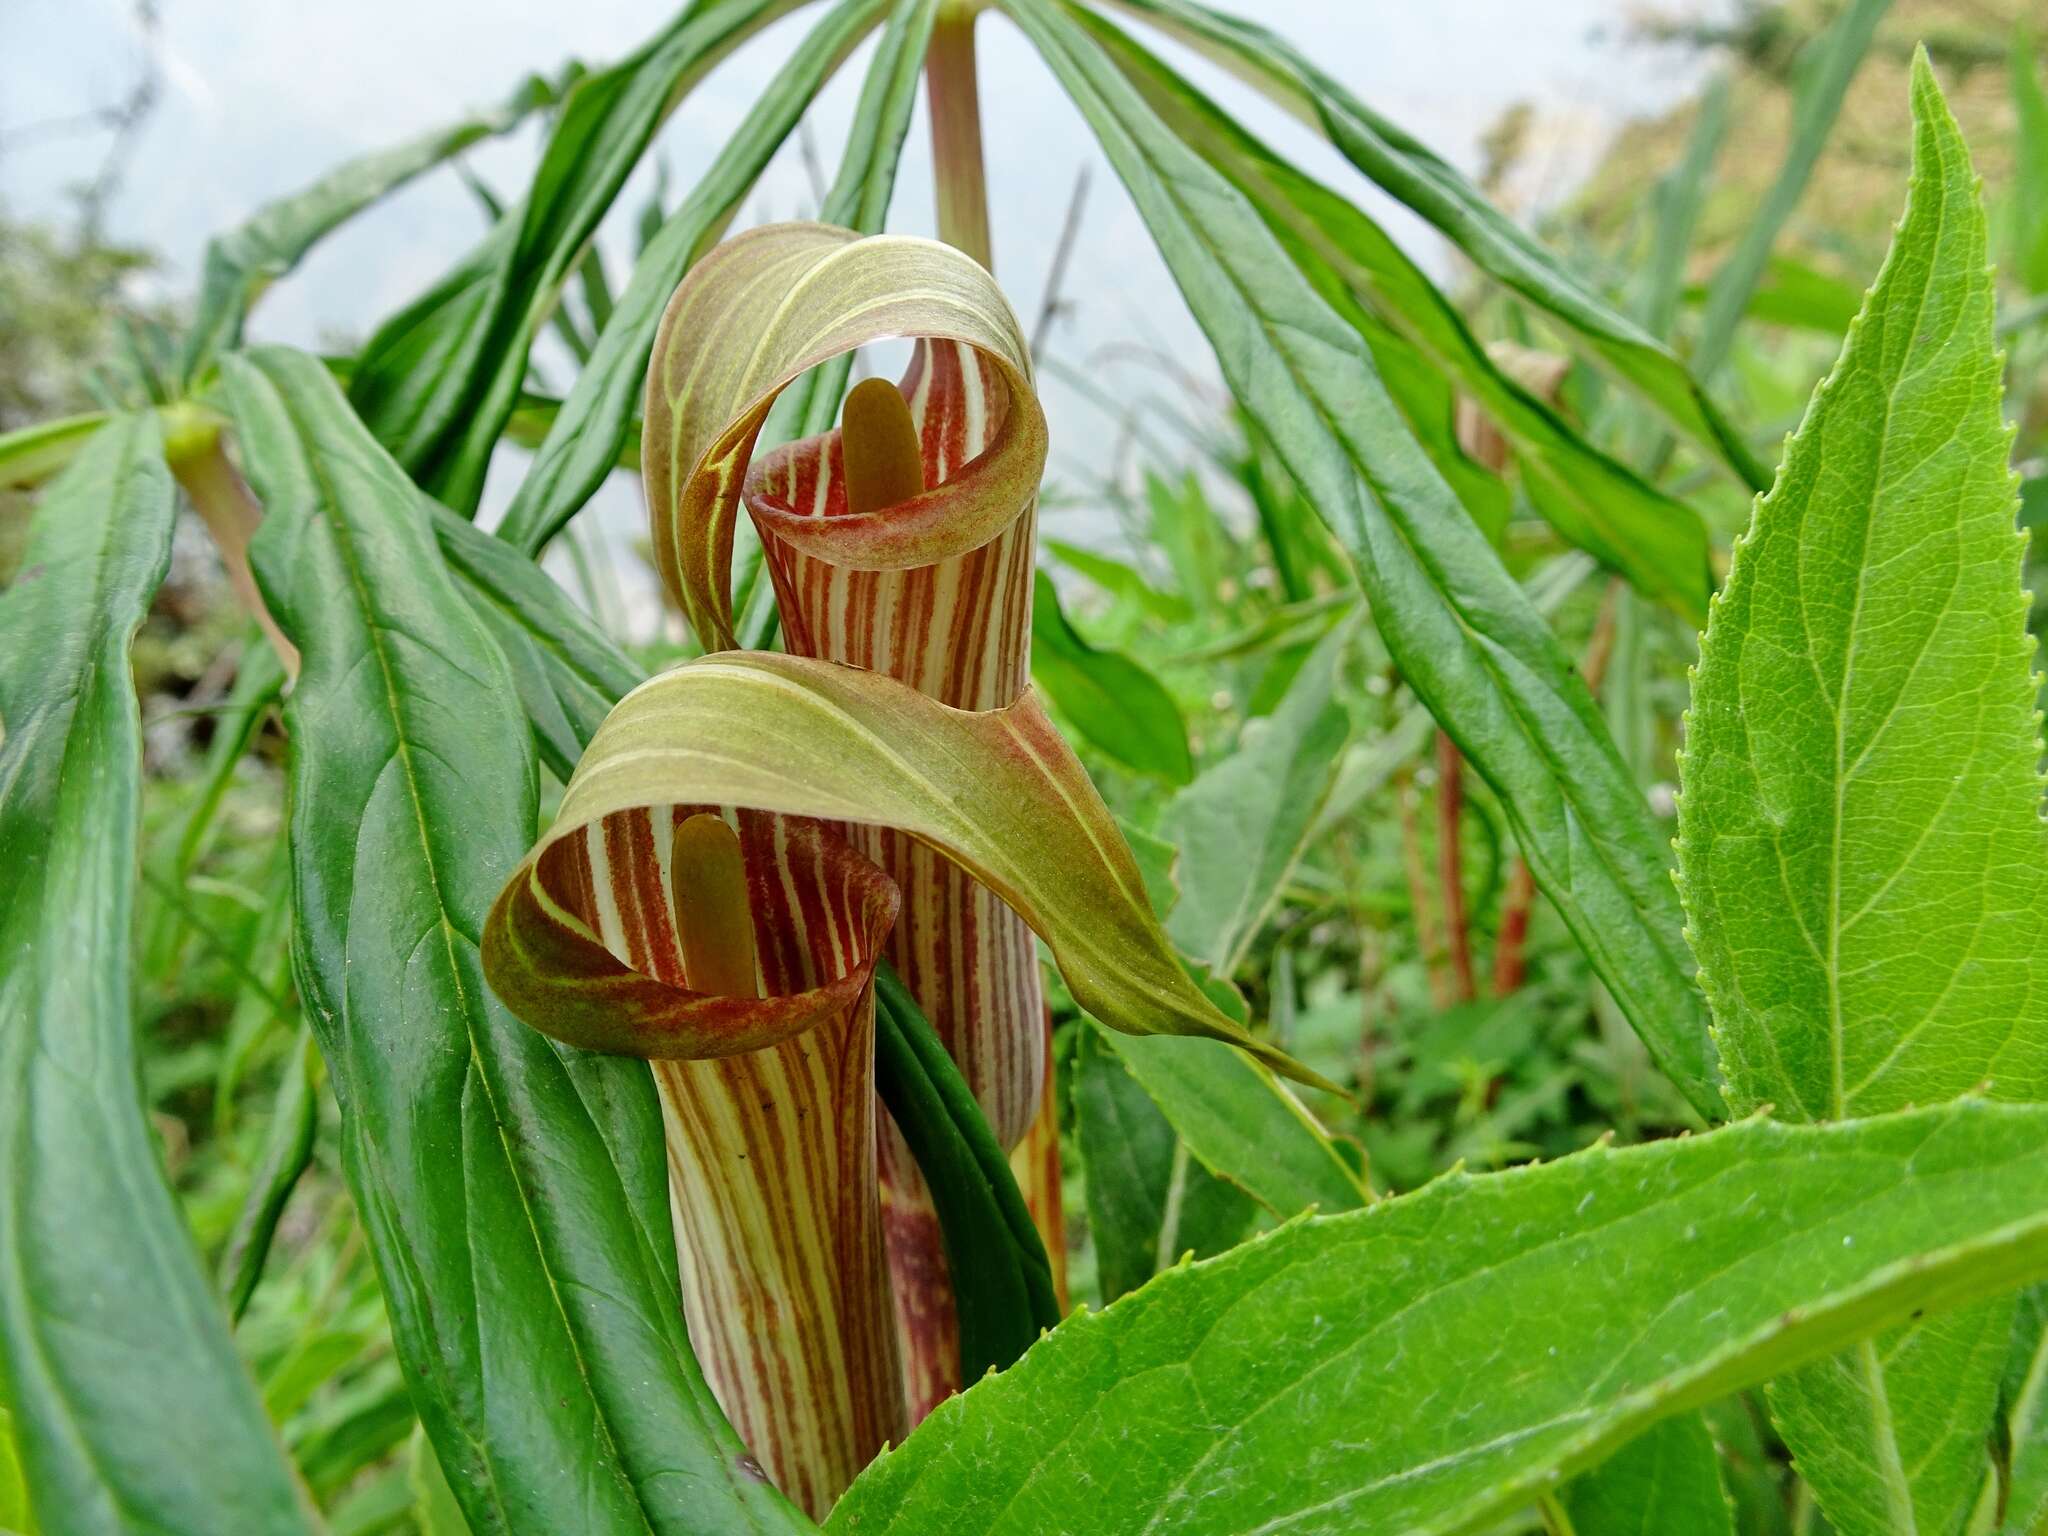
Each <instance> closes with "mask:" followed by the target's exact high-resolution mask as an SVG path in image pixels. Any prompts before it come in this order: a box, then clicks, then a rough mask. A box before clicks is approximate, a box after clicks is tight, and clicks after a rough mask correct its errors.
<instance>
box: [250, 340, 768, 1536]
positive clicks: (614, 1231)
mask: <svg viewBox="0 0 2048 1536" xmlns="http://www.w3.org/2000/svg"><path fill="white" fill-rule="evenodd" d="M223 373H224V377H225V379H226V382H227V386H228V393H229V397H230V400H231V402H232V405H233V413H234V418H235V422H236V426H237V429H238V431H239V434H240V437H241V442H242V449H243V456H244V460H245V462H246V464H247V465H248V469H249V475H250V480H251V482H252V484H253V486H254V487H255V489H256V491H257V492H258V494H259V495H260V496H261V498H262V500H263V502H264V505H265V508H266V517H265V520H264V524H263V527H262V529H261V530H260V532H259V533H258V535H257V537H256V540H255V541H254V546H253V549H252V555H253V558H254V562H255V565H256V571H257V576H258V579H259V581H260V582H261V583H262V586H263V590H264V596H265V600H266V602H267V603H268V605H269V607H270V610H271V612H272V613H273V614H275V615H276V616H277V618H278V621H279V623H280V624H281V625H283V626H284V627H285V629H286V630H287V631H288V632H289V633H290V634H291V636H292V638H293V639H294V641H295V642H296V643H297V644H298V646H299V648H300V650H301V651H302V653H303V654H304V657H305V670H304V671H303V672H302V674H301V675H300V678H299V681H298V685H297V687H296V688H295V689H294V691H293V694H292V699H291V703H290V706H289V709H288V711H287V727H288V731H289V734H290V737H291V741H292V766H291V783H292V805H291V821H290V827H289V832H290V838H291V848H292V865H293V893H294V900H293V906H294V912H295V922H296V931H295V938H294V950H295V955H294V958H295V966H296V970H297V973H298V977H299V983H300V991H301V994H302V995H303V997H304V998H305V1001H306V1004H307V1009H308V1016H309V1018H310V1019H311V1021H312V1023H313V1025H314V1028H315V1031H316V1033H317V1035H318V1037H319V1039H320V1043H321V1048H322V1051H323V1053H324V1054H325V1056H326V1058H327V1063H328V1068H329V1071H330V1073H331V1074H332V1078H333V1082H334V1086H335V1094H336V1098H337V1099H338V1100H339V1102H340V1104H341V1107H342V1115H343V1120H342V1141H343V1157H344V1162H345V1167H346V1171H347V1172H348V1175H349V1179H350V1184H351V1188H352V1190H353V1192H354V1195H355V1200H356V1205H357V1207H358V1209H359V1210H360V1211H361V1212H362V1216H363V1221H364V1225H365V1228H366V1230H367V1233H368V1236H369V1241H370V1246H371V1249H372V1251H373V1253H374V1254H375V1256H376V1258H377V1261H378V1269H379V1274H380V1277H381V1278H382V1280H383V1285H384V1292H385V1297H386V1302H387V1306H388V1308H389V1311H390V1315H391V1322H392V1329H393V1334H394V1339H395V1342H396V1344H397V1348H398V1352H399V1355H400V1358H401V1360H402V1361H403V1363H404V1365H405V1367H406V1371H407V1380H408V1384H409V1385H410V1387H411V1389H412V1393H413V1396H414V1400H415V1401H416V1402H417V1403H418V1406H419V1412H420V1416H421V1419H422V1421H423V1422H424V1423H425V1424H426V1426H427V1429H428V1432H429V1433H430V1434H431V1435H432V1436H433V1438H434V1441H435V1448H436V1450H437V1451H438V1453H439V1455H440V1458H441V1464H442V1466H443V1467H444V1469H445V1470H446V1471H447V1473H448V1476H449V1481H450V1483H451V1485H452V1486H453V1488H454V1489H455V1492H456V1494H457V1496H458V1497H459V1498H460V1500H461V1501H462V1505H463V1509H464V1512H465V1514H466V1515H467V1517H468V1520H469V1523H470V1525H471V1527H472V1528H473V1529H474V1530H476V1531H477V1532H479V1533H495V1532H510V1531H521V1530H527V1529H547V1530H563V1531H567V1530H576V1531H593V1532H606V1533H609V1532H649V1531H652V1532H667V1531H674V1532H684V1531H688V1532H692V1533H697V1532H703V1531H707V1530H718V1531H730V1532H742V1531H746V1532H757V1533H758V1532H770V1533H791V1532H796V1531H801V1530H802V1529H804V1528H805V1523H804V1521H803V1520H802V1518H801V1517H800V1516H798V1515H796V1514H795V1513H794V1512H793V1511H792V1510H791V1509H790V1508H789V1506H788V1505H787V1504H785V1503H784V1502H783V1501H782V1500H781V1498H780V1497H779V1496H777V1495H776V1494H775V1493H774V1492H773V1490H771V1489H769V1488H768V1487H767V1486H766V1485H765V1484H763V1483H762V1482H761V1481H760V1480H759V1478H758V1477H757V1476H755V1475H753V1474H752V1473H750V1472H749V1471H748V1470H747V1469H746V1467H745V1466H744V1465H743V1464H742V1457H743V1451H742V1448H741V1446H740V1443H739V1440H738V1437H737V1436H736V1435H734V1434H733V1432H732V1430H731V1427H730V1426H729V1425H727V1424H726V1423H725V1421H724V1419H723V1417H722V1416H721V1415H720V1413H719V1411H718V1407H717V1404H716V1403H715V1402H714V1401H713V1399H712V1397H711V1394H710V1392H709V1391H708V1390H707V1388H706V1387H705V1385H704V1382H703V1379H702V1377H701V1375H700V1374H699V1373H698V1371H697V1369H696V1366H695V1362H694V1360H693V1359H692V1357H691V1355H690V1352H689V1345H688V1341H687V1339H686V1338H685V1336H684V1332H683V1326H682V1321H681V1317H680V1315H679V1312H678V1308H677V1296H678V1294H679V1291H678V1281H677V1271H676V1267H675V1252H674V1246H673V1241H672V1239H671V1236H670V1232H669V1222H668V1209H667V1199H666V1169H665V1166H664V1162H663V1158H662V1152H661V1147H662V1141H661V1128H660V1117H659V1111H658V1109H657V1107H656V1103H655V1099H654V1093H653V1087H652V1084H651V1082H650V1081H649V1079H648V1076H647V1074H646V1070H645V1068H643V1067H642V1066H640V1065H639V1064H637V1063H631V1062H622V1061H615V1060H608V1059H603V1058H598V1057H591V1056H585V1055H582V1054H581V1053H578V1052H575V1051H571V1050H566V1049H563V1048H560V1047H558V1046H556V1045H554V1044H553V1043H552V1042H549V1041H546V1040H543V1039H542V1038H541V1037H539V1036H537V1035H535V1034H533V1033H532V1032H531V1031H529V1030H527V1029H526V1028H525V1027H524V1026H523V1025H521V1024H520V1023H519V1022H518V1021H517V1020H515V1019H513V1018H511V1017H510V1016H509V1015H508V1014H507V1013H506V1012H505V1010H504V1009H503V1007H502V1006H501V1005H499V1004H498V1003H497V1002H496V1001H495V1000H494V999H493V998H492V997H491V996H490V995H489V993H488V991H487V989H486V988H485V986H484V982H483V976H482V972H481V970H480V968H479V965H478V961H477V952H476V944H477V936H478V934H479V932H480V929H481V926H482V921H483V916H484V913H485V911H486V909H487V908H488V906H489V902H490V897H491V894H492V892H493V891H494V890H495V888H496V886H497V884H498V882H499V881H500V880H501V879H502V878H503V877H504V875H505V874H506V873H507V872H508V871H509V870H510V869H511V868H512V867H513V866H514V865H515V864H516V863H517V862H518V858H519V853H520V851H521V849H522V848H523V847H524V845H525V840H526V838H527V837H528V836H529V835H530V831H531V828H532V825H533V820H534V816H535V809H536V808H535V795H536V787H535V770H534V762H533V756H532V751H531V748H530V746H529V744H528V736H527V731H526V726H525V723H524V722H523V721H522V720H521V718H520V714H519V709H518V695H517V694H516V692H515V691H514V687H513V679H512V676H511V674H510V671H509V669H508V668H507V666H506V663H505V661H504V659H503V657H502V655H501V654H500V652H499V651H498V649H497V647H496V646H495V645H494V644H493V643H492V641H491V639H490V636H489V634H488V632H487V631H486V630H485V629H484V627H483V626H482V625H481V623H480V621H478V620H477V619H475V618H474V616H473V615H472V614H471V613H470V611H469V610H468V609H467V608H466V607H465V606H464V604H463V600H462V598H461V596H460V595H459V592H458V589H457V587H456V585H455V583H454V581H453V580H452V579H451V578H450V576H449V574H448V571H447V567H446V566H445V565H444V564H443V562H442V560H441V558H440V556H439V554H438V553H437V551H436V548H435V544H434V541H433V538H432V535H431V534H430V532H429V528H428V523H427V521H426V519H425V518H424V517H422V515H421V510H420V502H419V492H418V490H417V488H416V487H415V486H413V485H412V484H411V482H409V481H408V480H407V479H406V478H405V476H404V474H403V473H402V472H401V471H400V470H399V468H398V467H397V465H396V464H394V463H393V462H392V461H391V460H390V458H388V457H387V456H386V455H385V454H384V453H382V452H381V450H379V449H378V448H377V446H376V444H375V442H374V441H373V440H372V439H371V438H370V436H369V434H368V432H367V431H366V430H365V429H364V428H363V426H362V425H361V423H360V422H358V421H357V420H356V419H355V418H354V416H353V415H352V414H351V413H350V412H349V409H348V406H347V404H346V402H345V401H344V400H343V399H342V398H341V396H340V394H339V392H338V390H337V389H336V388H335V386H334V384H333V382H332V381H331V379H329V377H328V376H327V374H326V372H325V370H324V369H322V368H321V367H320V365H319V364H318V363H317V362H315V361H314V360H312V359H310V358H307V357H303V356H301V355H298V354H295V353H291V352H288V351H284V350H282V349H266V350H263V351H259V352H255V353H252V354H246V355H238V356H233V357H230V358H228V359H226V360H224V362H223ZM505 552H506V553H507V554H508V555H512V556H513V557H514V558H518V557H517V556H516V553H515V552H513V551H511V550H510V549H509V548H506V550H505Z"/></svg>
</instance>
